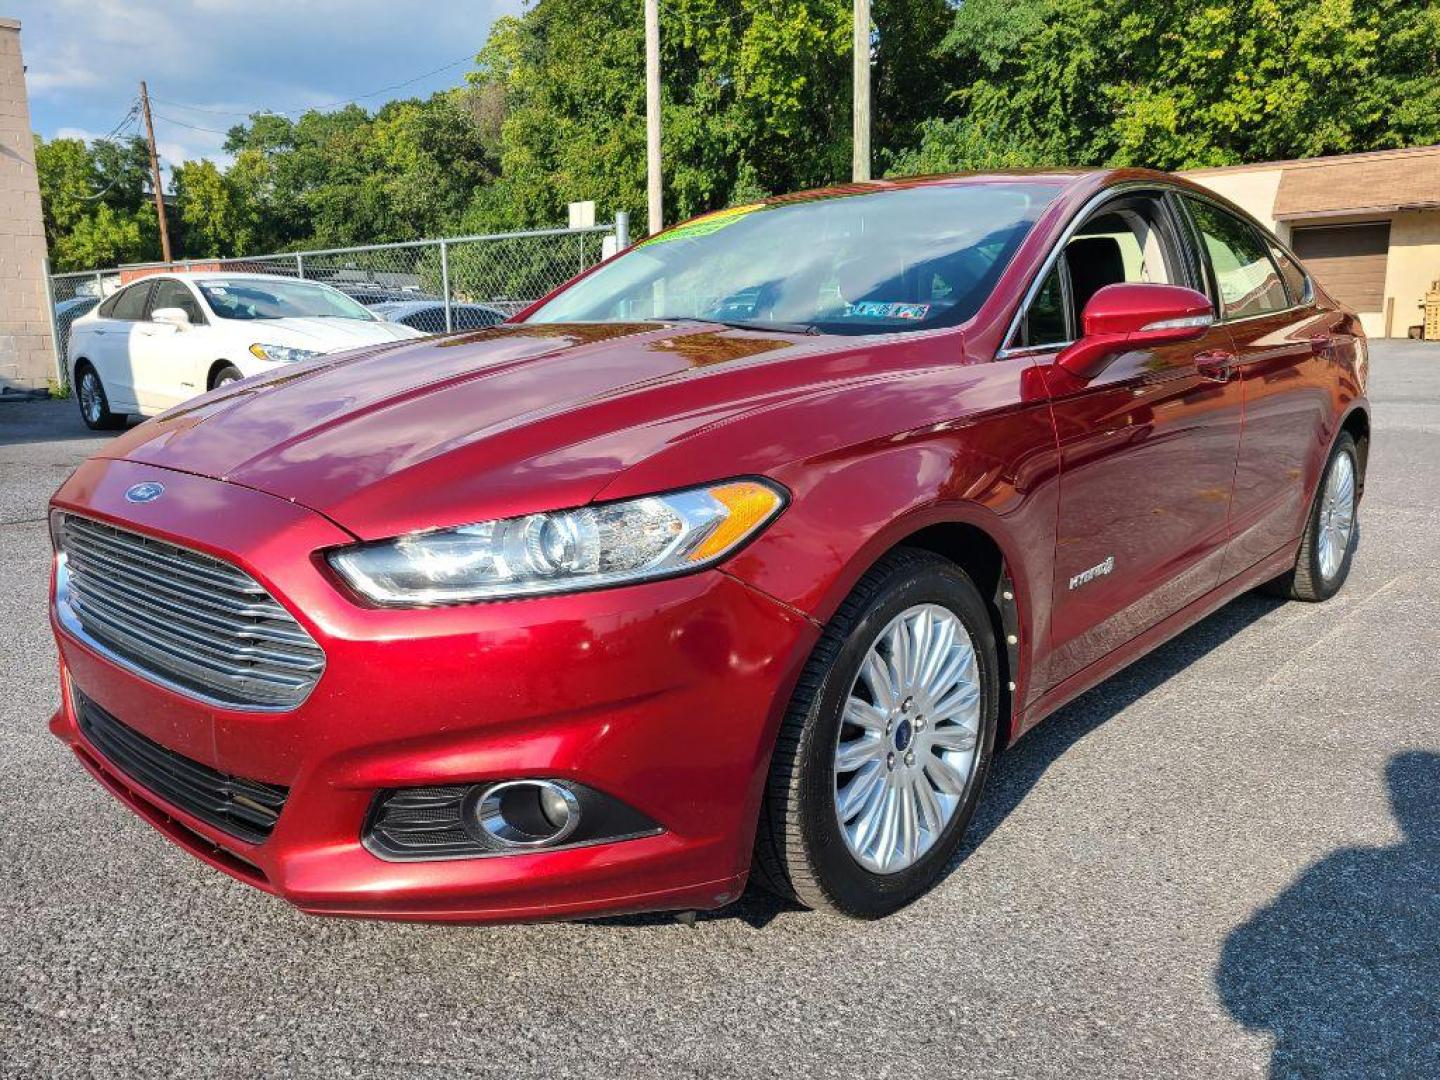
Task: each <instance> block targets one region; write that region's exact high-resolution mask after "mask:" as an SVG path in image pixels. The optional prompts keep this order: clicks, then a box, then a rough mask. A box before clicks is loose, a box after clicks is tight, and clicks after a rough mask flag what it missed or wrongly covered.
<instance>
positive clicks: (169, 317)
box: [150, 307, 190, 330]
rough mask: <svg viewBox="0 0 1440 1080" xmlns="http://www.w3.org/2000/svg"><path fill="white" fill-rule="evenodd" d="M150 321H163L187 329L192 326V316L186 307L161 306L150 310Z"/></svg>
mask: <svg viewBox="0 0 1440 1080" xmlns="http://www.w3.org/2000/svg"><path fill="white" fill-rule="evenodd" d="M150 321H151V322H156V323H161V324H162V325H164V326H173V327H175V329H177V330H185V329H187V328H188V327H189V326H190V316H189V314H187V313H186V311H185V309H184V308H178V307H160V308H156V309H155V310H154V311H152V312H150Z"/></svg>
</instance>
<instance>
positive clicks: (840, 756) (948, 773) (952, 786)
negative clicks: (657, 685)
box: [755, 549, 999, 918]
mask: <svg viewBox="0 0 1440 1080" xmlns="http://www.w3.org/2000/svg"><path fill="white" fill-rule="evenodd" d="M997 671H998V666H997V661H996V651H995V636H994V630H993V628H992V624H991V621H990V617H989V613H988V611H987V610H986V607H985V603H984V601H983V600H982V599H981V596H980V593H979V591H978V590H977V589H976V588H975V586H974V584H973V583H972V582H971V581H970V579H969V577H967V576H966V575H965V573H964V572H963V571H962V570H960V568H959V567H957V566H955V565H954V564H953V563H951V562H949V561H948V560H946V559H943V558H941V557H939V556H938V555H934V554H932V553H930V552H926V551H919V550H913V549H900V550H897V551H894V552H892V553H890V554H889V555H887V556H885V557H884V558H883V559H882V560H881V561H880V562H879V563H877V564H876V565H875V566H874V567H873V568H871V570H870V571H869V572H867V573H866V575H865V576H864V577H863V578H862V579H861V580H860V583H859V584H858V585H857V586H856V587H855V590H854V591H853V592H852V593H851V594H850V596H849V597H847V598H846V600H845V602H844V604H842V605H841V607H840V610H839V612H837V614H836V615H835V617H834V618H833V619H832V620H831V621H830V624H829V625H828V626H827V627H826V628H825V631H824V633H823V634H822V635H821V638H820V641H819V642H818V643H817V644H816V646H815V650H814V652H813V653H812V654H811V657H810V660H809V661H808V663H807V664H806V667H805V670H804V672H803V673H802V675H801V677H800V681H799V684H798V686H797V688H796V690H795V694H794V697H793V698H792V700H791V703H790V707H789V710H788V712H787V714H786V717H785V720H784V722H783V724H782V726H781V731H780V734H779V737H778V740H777V742H776V747H775V753H774V757H773V759H772V763H771V772H770V779H769V783H768V786H767V790H766V794H765V801H764V806H763V807H762V810H761V819H760V827H759V831H758V834H757V838H756V849H755V870H756V874H757V879H758V880H759V882H760V883H761V884H763V885H765V886H766V887H767V888H769V889H771V890H772V891H774V892H776V893H779V894H780V895H782V896H787V897H791V898H794V899H796V900H799V901H800V902H801V903H802V904H804V905H805V906H807V907H811V908H828V909H830V910H833V911H837V912H840V913H842V914H845V915H850V916H854V917H857V918H877V917H879V916H882V915H887V914H889V913H890V912H892V911H894V910H896V909H897V908H900V907H902V906H904V905H905V904H908V903H909V902H910V901H912V900H914V899H915V898H916V897H918V896H920V895H921V894H923V893H924V892H926V891H927V890H928V889H930V888H931V887H932V886H933V885H934V884H935V883H936V881H938V880H939V878H940V876H941V875H942V874H943V873H944V872H945V869H946V867H947V865H948V864H949V862H950V861H951V859H952V858H953V857H954V855H955V852H956V850H957V849H958V848H959V846H960V842H961V839H962V837H963V836H964V833H965V829H966V826H967V825H968V824H969V821H970V818H971V815H972V814H973V813H974V811H975V805H976V802H977V801H978V800H979V797H980V791H981V788H982V787H983V786H984V782H985V775H986V773H987V771H988V769H989V765H990V757H991V754H992V752H993V750H994V745H995V728H996V722H997V712H998V702H999V694H998V681H997V680H998V674H997Z"/></svg>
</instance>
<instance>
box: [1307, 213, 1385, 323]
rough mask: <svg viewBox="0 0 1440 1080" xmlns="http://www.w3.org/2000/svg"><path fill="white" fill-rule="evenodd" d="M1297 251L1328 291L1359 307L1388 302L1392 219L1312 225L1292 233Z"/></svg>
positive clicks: (1373, 308)
mask: <svg viewBox="0 0 1440 1080" xmlns="http://www.w3.org/2000/svg"><path fill="white" fill-rule="evenodd" d="M1291 245H1292V246H1293V247H1294V248H1295V254H1296V255H1299V256H1300V259H1301V261H1302V262H1304V263H1305V265H1306V266H1307V267H1308V268H1309V270H1310V272H1311V273H1312V274H1314V275H1315V280H1316V281H1318V282H1320V284H1321V286H1323V287H1324V289H1325V291H1326V292H1328V293H1329V294H1330V295H1331V296H1333V297H1335V299H1336V300H1339V301H1340V302H1341V303H1342V304H1346V305H1348V306H1349V307H1351V308H1354V309H1355V310H1356V311H1379V310H1381V309H1382V308H1383V307H1384V306H1385V256H1386V254H1387V253H1388V252H1389V251H1390V223H1389V222H1388V221H1369V222H1366V223H1365V224H1363V225H1312V226H1311V227H1309V228H1302V229H1296V230H1295V231H1294V233H1293V234H1292V236H1291Z"/></svg>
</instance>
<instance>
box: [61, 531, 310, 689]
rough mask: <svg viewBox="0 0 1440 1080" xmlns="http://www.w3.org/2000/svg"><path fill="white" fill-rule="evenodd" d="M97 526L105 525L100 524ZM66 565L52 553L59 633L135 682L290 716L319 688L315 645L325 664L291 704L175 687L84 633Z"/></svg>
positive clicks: (161, 676)
mask: <svg viewBox="0 0 1440 1080" xmlns="http://www.w3.org/2000/svg"><path fill="white" fill-rule="evenodd" d="M65 513H67V514H73V513H74V512H73V511H70V510H67V511H65ZM74 516H75V517H78V518H81V519H82V520H86V521H91V520H95V519H92V518H87V517H86V516H85V515H84V514H74ZM101 524H105V523H104V522H101ZM166 543H169V541H166ZM173 546H175V547H180V546H182V545H179V544H175V545H173ZM202 554H203V553H202ZM212 557H213V556H212ZM68 563H69V557H68V556H67V555H66V554H65V553H64V552H63V551H57V552H56V553H55V615H56V618H57V620H58V621H59V623H60V626H61V629H63V630H64V631H65V632H66V633H67V634H69V635H70V637H72V638H74V639H75V640H76V641H78V642H79V643H80V644H82V645H84V646H85V647H86V648H87V649H90V650H91V651H92V652H94V653H96V654H97V655H99V656H101V657H103V658H104V659H106V660H108V661H109V662H110V663H112V664H114V665H115V666H116V667H119V668H122V669H124V670H125V671H128V672H129V673H130V674H132V675H134V676H136V677H137V678H140V679H143V680H144V681H146V682H148V683H151V684H153V685H155V686H159V687H162V688H163V689H165V690H169V691H170V692H171V693H173V694H178V695H180V696H181V697H185V698H189V699H190V700H191V701H198V702H200V703H201V704H203V705H208V706H210V707H211V708H215V709H225V710H226V711H228V712H237V713H287V712H294V711H295V710H296V709H298V708H300V706H302V705H304V704H305V702H306V701H308V700H309V699H310V695H311V694H313V693H314V692H315V687H316V686H318V685H320V678H321V677H323V675H324V672H325V668H327V667H328V666H329V662H328V659H329V658H328V657H326V656H325V647H324V646H323V645H321V644H320V643H319V642H318V641H316V642H315V646H316V648H317V649H319V650H320V656H321V658H322V660H324V661H325V664H324V666H323V667H322V668H321V671H320V675H319V676H317V677H316V679H315V682H314V683H313V684H311V686H310V689H309V690H307V691H306V692H305V696H304V697H302V698H300V700H298V701H296V702H294V703H287V704H284V705H265V704H253V705H237V704H236V703H235V702H233V701H222V700H221V699H219V698H216V697H211V696H210V695H209V694H206V693H205V692H204V691H201V690H196V689H194V688H192V687H189V686H185V685H182V684H181V683H178V682H176V681H174V680H173V679H169V678H167V677H166V676H164V675H162V674H160V673H159V672H156V671H152V670H150V669H149V668H146V667H143V666H141V665H140V664H137V663H136V662H135V661H133V660H131V659H129V658H128V657H126V656H122V655H120V654H119V653H117V652H116V651H115V650H114V649H112V648H110V646H108V645H106V644H105V643H104V642H102V641H100V640H98V639H97V638H95V637H94V636H93V635H92V634H91V633H90V632H89V631H88V630H86V629H85V627H84V626H83V625H82V624H81V622H80V617H79V615H78V614H76V612H75V609H74V608H73V607H71V606H70V571H69V566H68ZM242 572H243V571H242ZM272 599H273V597H272ZM275 602H276V603H277V604H278V603H280V602H279V601H278V600H276V601H275ZM280 606H281V607H284V606H285V605H283V604H281V605H280ZM291 618H294V616H293V615H292V616H291ZM297 622H298V620H297ZM302 629H303V627H302ZM307 633H308V631H307ZM310 636H311V640H314V635H313V634H312V635H310Z"/></svg>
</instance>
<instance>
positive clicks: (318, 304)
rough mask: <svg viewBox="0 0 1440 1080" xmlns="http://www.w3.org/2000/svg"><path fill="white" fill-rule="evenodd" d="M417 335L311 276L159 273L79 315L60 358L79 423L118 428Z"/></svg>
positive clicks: (94, 426) (128, 286)
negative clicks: (289, 366) (293, 365)
mask: <svg viewBox="0 0 1440 1080" xmlns="http://www.w3.org/2000/svg"><path fill="white" fill-rule="evenodd" d="M423 336H424V335H423V334H421V333H420V331H418V330H415V329H412V328H411V327H408V326H405V325H403V324H401V323H393V322H387V321H385V320H384V319H381V318H379V317H378V316H376V315H375V314H373V313H372V312H371V311H370V310H369V309H367V308H365V307H364V306H362V305H361V304H358V303H356V302H355V301H354V300H352V299H350V297H348V296H346V295H345V294H344V293H342V292H340V291H339V290H338V289H332V288H330V287H329V286H328V285H321V284H318V283H317V282H313V281H299V280H296V279H294V278H284V277H277V276H275V275H270V274H226V273H220V272H216V273H188V274H156V275H153V276H151V277H146V278H143V279H141V280H140V281H137V282H134V283H133V284H130V285H127V286H125V288H123V289H121V290H120V291H119V292H117V293H115V294H114V295H113V296H111V297H110V298H109V299H108V300H106V301H105V302H104V303H103V304H101V305H100V306H99V307H97V308H96V309H95V310H94V311H91V312H90V313H89V314H87V315H84V316H82V317H81V318H79V319H76V320H75V322H74V323H73V324H72V325H71V327H70V342H69V345H68V347H67V349H66V353H67V356H66V361H67V363H68V366H69V371H70V385H71V386H73V387H75V392H76V396H77V397H78V398H79V401H80V415H81V416H82V417H84V420H85V424H86V426H88V427H91V428H96V429H100V428H115V427H120V426H121V425H123V424H124V422H125V418H126V416H127V415H132V414H138V415H140V416H155V415H157V414H159V413H161V412H164V411H165V410H166V409H168V408H170V407H171V406H173V405H178V404H180V403H181V402H182V401H185V400H187V399H189V398H192V397H194V396H195V395H196V394H203V393H204V392H205V391H206V390H213V389H214V388H215V387H217V386H222V385H224V384H225V383H227V382H234V381H235V380H237V379H243V378H245V377H246V376H248V375H256V374H259V373H260V372H262V371H268V370H271V369H272V368H273V367H274V366H275V365H276V364H286V363H290V362H292V361H295V360H304V359H307V358H309V357H311V356H319V355H321V354H322V353H331V352H338V351H340V350H341V349H354V348H362V347H364V346H366V345H376V344H382V343H385V342H392V341H399V340H402V339H406V338H417V337H423Z"/></svg>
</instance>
